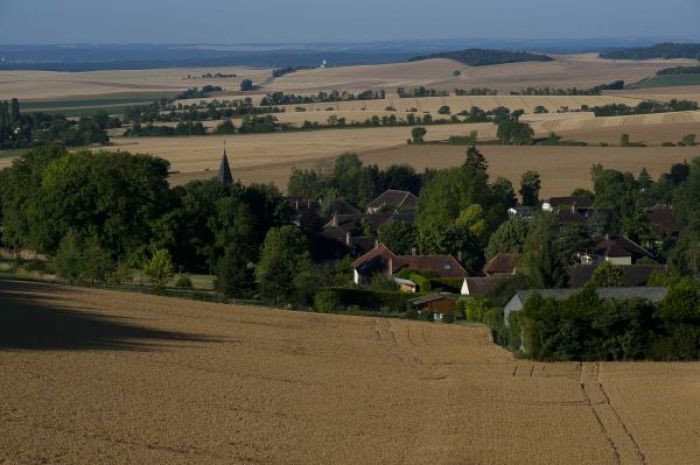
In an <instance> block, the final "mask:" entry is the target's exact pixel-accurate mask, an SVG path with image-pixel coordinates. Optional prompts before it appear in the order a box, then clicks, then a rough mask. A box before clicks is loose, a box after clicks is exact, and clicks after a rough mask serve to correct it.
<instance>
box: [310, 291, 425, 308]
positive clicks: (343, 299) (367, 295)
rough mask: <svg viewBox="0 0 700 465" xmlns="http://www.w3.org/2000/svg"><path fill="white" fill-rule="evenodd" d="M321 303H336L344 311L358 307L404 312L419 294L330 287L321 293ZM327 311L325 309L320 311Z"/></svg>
mask: <svg viewBox="0 0 700 465" xmlns="http://www.w3.org/2000/svg"><path fill="white" fill-rule="evenodd" d="M321 293H323V298H322V299H321V300H322V301H324V303H325V302H337V303H338V305H339V306H340V307H342V308H344V309H347V308H348V307H359V308H361V309H364V310H374V311H390V312H405V311H406V309H407V308H408V301H409V300H410V299H414V298H416V297H418V296H420V294H412V293H406V292H391V291H371V290H366V289H355V288H346V287H331V288H327V289H324V290H322V291H321ZM320 310H323V311H328V309H327V308H323V309H320Z"/></svg>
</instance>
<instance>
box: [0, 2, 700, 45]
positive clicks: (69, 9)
mask: <svg viewBox="0 0 700 465" xmlns="http://www.w3.org/2000/svg"><path fill="white" fill-rule="evenodd" d="M597 37H630V38H646V37H670V38H687V39H700V0H344V1H338V0H0V43H4V44H18V43H24V44H30V43H78V42H79V43H134V42H154V43H240V42H330V41H362V42H364V41H371V40H392V39H450V38H523V39H533V38H597Z"/></svg>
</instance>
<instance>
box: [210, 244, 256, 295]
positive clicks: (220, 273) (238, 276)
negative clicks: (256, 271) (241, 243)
mask: <svg viewBox="0 0 700 465" xmlns="http://www.w3.org/2000/svg"><path fill="white" fill-rule="evenodd" d="M244 255H245V254H241V253H239V251H237V250H236V247H235V245H231V246H230V247H227V248H226V249H225V252H224V255H223V256H221V257H220V258H219V259H218V260H217V262H216V279H215V280H214V289H216V292H218V293H219V294H221V295H222V296H224V297H226V298H230V297H238V298H246V297H250V296H252V295H253V293H254V292H255V279H254V276H253V270H252V269H251V267H250V266H249V263H248V261H247V259H246V257H245V256H244Z"/></svg>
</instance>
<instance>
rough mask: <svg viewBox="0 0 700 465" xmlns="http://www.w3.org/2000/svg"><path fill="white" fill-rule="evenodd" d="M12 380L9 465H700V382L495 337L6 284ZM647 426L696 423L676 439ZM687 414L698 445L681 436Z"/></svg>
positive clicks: (668, 367) (6, 364)
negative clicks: (564, 359)
mask: <svg viewBox="0 0 700 465" xmlns="http://www.w3.org/2000/svg"><path fill="white" fill-rule="evenodd" d="M27 318H28V319H27ZM22 322H25V323H28V324H29V326H25V325H23V324H22ZM42 324H45V325H46V328H45V331H43V330H41V328H42ZM37 325H38V326H39V328H40V331H39V333H38V334H39V336H40V337H39V338H35V337H33V334H34V335H36V331H37ZM52 328H59V331H58V332H56V331H55V330H53V329H52ZM29 329H31V332H27V331H28V330H29ZM42 331H43V332H42ZM78 336H79V337H78ZM0 370H1V372H2V375H3V376H0V397H1V398H2V399H3V402H2V403H0V463H2V464H13V465H14V464H20V465H24V464H35V463H51V464H71V465H73V464H78V465H80V464H94V463H115V464H117V465H121V464H132V463H133V464H141V463H150V464H192V463H195V464H210V463H211V464H297V463H305V464H317V463H318V464H336V463H337V464H348V463H368V464H374V463H376V464H382V465H384V464H389V465H393V464H395V465H398V464H402V465H403V464H415V465H419V464H425V463H433V464H438V465H440V464H445V465H447V464H457V463H460V464H461V463H470V464H483V465H497V464H512V465H515V464H518V465H522V464H524V465H529V464H533V465H534V464H542V463H547V464H549V465H570V464H572V463H576V464H577V465H579V464H580V465H617V464H619V465H626V464H635V465H640V464H641V465H665V464H667V463H674V465H676V464H678V465H694V460H695V458H696V457H697V456H698V454H700V448H699V447H698V444H697V437H698V432H697V423H696V422H695V421H694V419H697V418H698V417H700V409H699V408H698V405H699V404H700V402H698V401H700V399H699V396H698V393H697V390H693V389H692V386H696V385H697V383H698V382H699V381H700V364H682V365H675V364H648V365H638V364H612V365H610V364H602V365H596V364H583V365H579V364H576V363H562V364H543V363H537V362H531V361H527V360H515V359H513V358H512V357H511V356H510V354H508V353H507V352H505V351H504V350H502V349H500V348H498V347H496V346H494V345H493V344H492V343H491V341H490V336H489V332H488V331H487V330H486V329H485V328H483V327H458V326H450V325H437V324H427V323H420V322H410V321H403V320H394V319H385V318H363V317H346V316H337V315H319V314H309V313H297V312H289V311H278V310H270V309H262V308H256V309H253V308H246V307H242V306H235V305H229V306H223V305H217V304H207V303H201V302H192V301H183V300H178V299H168V298H160V297H154V296H148V295H141V294H128V293H118V292H110V291H99V290H87V289H77V288H67V287H61V286H53V285H43V284H30V283H19V282H7V281H0ZM640 380H644V383H647V384H649V386H650V389H652V393H656V391H657V390H658V389H659V384H658V383H659V382H661V381H663V382H667V383H668V382H670V383H672V384H670V385H668V386H674V387H676V389H677V387H678V386H687V388H685V389H679V390H677V394H674V391H673V390H672V389H673V388H671V387H666V388H664V391H665V392H666V395H665V396H663V397H662V398H660V397H654V400H653V401H652V400H648V399H647V398H646V397H640V396H641V395H642V394H643V393H645V392H646V391H639V389H640ZM655 380H658V381H655ZM640 392H641V394H640ZM645 395H646V394H645ZM650 395H653V394H651V393H650ZM679 396H682V397H679ZM633 399H643V400H640V401H634V400H633ZM681 400H682V401H683V402H684V403H683V405H678V402H680V401H681ZM644 409H656V410H660V411H663V410H664V409H670V410H672V411H673V412H679V413H676V414H675V415H676V417H675V418H670V419H668V421H666V422H665V423H664V422H659V419H660V418H663V416H662V415H658V414H654V415H652V416H647V415H644V414H643V412H644ZM680 412H682V416H683V418H686V417H687V418H688V420H687V422H688V425H689V427H688V428H687V434H686V435H684V434H682V433H678V432H677V433H675V434H673V435H667V434H664V432H665V431H666V430H667V429H668V425H669V424H673V422H678V421H681V413H680ZM683 431H685V430H683ZM667 450H673V451H674V455H673V460H672V461H668V460H665V457H666V455H665V453H664V451H667Z"/></svg>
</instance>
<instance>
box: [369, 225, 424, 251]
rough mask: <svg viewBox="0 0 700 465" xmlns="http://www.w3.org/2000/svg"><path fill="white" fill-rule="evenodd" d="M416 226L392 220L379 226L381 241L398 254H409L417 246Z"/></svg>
mask: <svg viewBox="0 0 700 465" xmlns="http://www.w3.org/2000/svg"><path fill="white" fill-rule="evenodd" d="M417 237H418V234H417V231H416V227H415V226H413V225H412V224H409V223H406V222H404V221H392V222H390V223H387V224H384V225H382V226H381V227H380V228H379V242H381V243H382V244H384V245H386V246H387V247H389V249H391V251H393V252H394V253H396V254H399V255H407V254H410V253H411V250H412V249H413V248H414V247H416V246H417Z"/></svg>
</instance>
